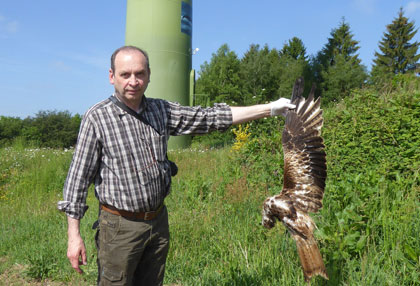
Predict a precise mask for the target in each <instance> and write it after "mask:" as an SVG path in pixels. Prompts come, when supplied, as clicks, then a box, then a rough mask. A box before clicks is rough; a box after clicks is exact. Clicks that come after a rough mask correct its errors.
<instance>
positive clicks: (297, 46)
mask: <svg viewBox="0 0 420 286" xmlns="http://www.w3.org/2000/svg"><path fill="white" fill-rule="evenodd" d="M280 53H281V55H282V56H289V57H290V58H292V59H295V60H305V61H306V60H307V59H308V58H307V55H306V48H305V46H304V44H303V42H302V40H301V39H299V38H297V37H293V38H292V39H290V40H289V41H288V43H287V44H284V46H283V48H282V49H281V52H280Z"/></svg>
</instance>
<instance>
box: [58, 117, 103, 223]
mask: <svg viewBox="0 0 420 286" xmlns="http://www.w3.org/2000/svg"><path fill="white" fill-rule="evenodd" d="M99 158H100V148H99V141H98V138H97V136H96V132H95V128H94V125H93V124H92V123H91V121H90V120H89V117H87V116H85V117H84V119H83V121H82V124H81V126H80V131H79V136H78V139H77V145H76V148H75V151H74V154H73V160H72V162H71V165H70V169H69V171H68V174H67V179H66V181H65V183H64V189H63V200H62V201H59V202H58V209H59V210H60V211H63V212H65V213H66V214H67V215H68V216H70V217H72V218H75V219H81V218H82V217H83V216H84V214H85V212H86V210H87V209H88V206H87V205H86V197H87V193H88V188H89V185H90V184H91V183H92V182H93V180H94V178H95V175H96V173H97V170H98V167H99V163H98V162H99V161H98V160H99Z"/></svg>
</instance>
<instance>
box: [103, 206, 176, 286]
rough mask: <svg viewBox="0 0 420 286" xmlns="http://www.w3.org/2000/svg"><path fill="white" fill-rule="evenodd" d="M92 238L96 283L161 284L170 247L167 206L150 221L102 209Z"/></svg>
mask: <svg viewBox="0 0 420 286" xmlns="http://www.w3.org/2000/svg"><path fill="white" fill-rule="evenodd" d="M95 241H96V247H97V250H98V260H97V263H98V285H101V286H107V285H127V286H129V285H141V286H154V285H156V286H158V285H163V277H164V273H165V262H166V257H167V255H168V250H169V226H168V212H167V209H166V207H163V209H162V211H161V212H160V213H159V215H158V216H157V217H156V218H154V219H153V220H134V219H127V218H124V217H122V216H119V215H115V214H111V213H109V212H106V211H101V213H100V216H99V229H98V230H97V233H96V237H95Z"/></svg>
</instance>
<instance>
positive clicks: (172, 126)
mask: <svg viewBox="0 0 420 286" xmlns="http://www.w3.org/2000/svg"><path fill="white" fill-rule="evenodd" d="M168 104H169V117H168V121H169V130H170V135H184V134H205V133H209V132H211V131H215V130H217V131H225V130H226V129H228V128H229V127H230V126H231V125H232V111H231V109H230V107H229V106H228V105H227V104H224V103H216V104H214V106H213V107H207V108H203V107H201V106H195V107H188V106H181V105H179V104H177V103H173V102H169V103H168Z"/></svg>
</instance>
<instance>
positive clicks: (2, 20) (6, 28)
mask: <svg viewBox="0 0 420 286" xmlns="http://www.w3.org/2000/svg"><path fill="white" fill-rule="evenodd" d="M18 30H19V22H18V21H16V20H10V19H8V18H6V17H4V16H3V15H0V37H7V36H8V35H11V34H16V33H17V32H18Z"/></svg>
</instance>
